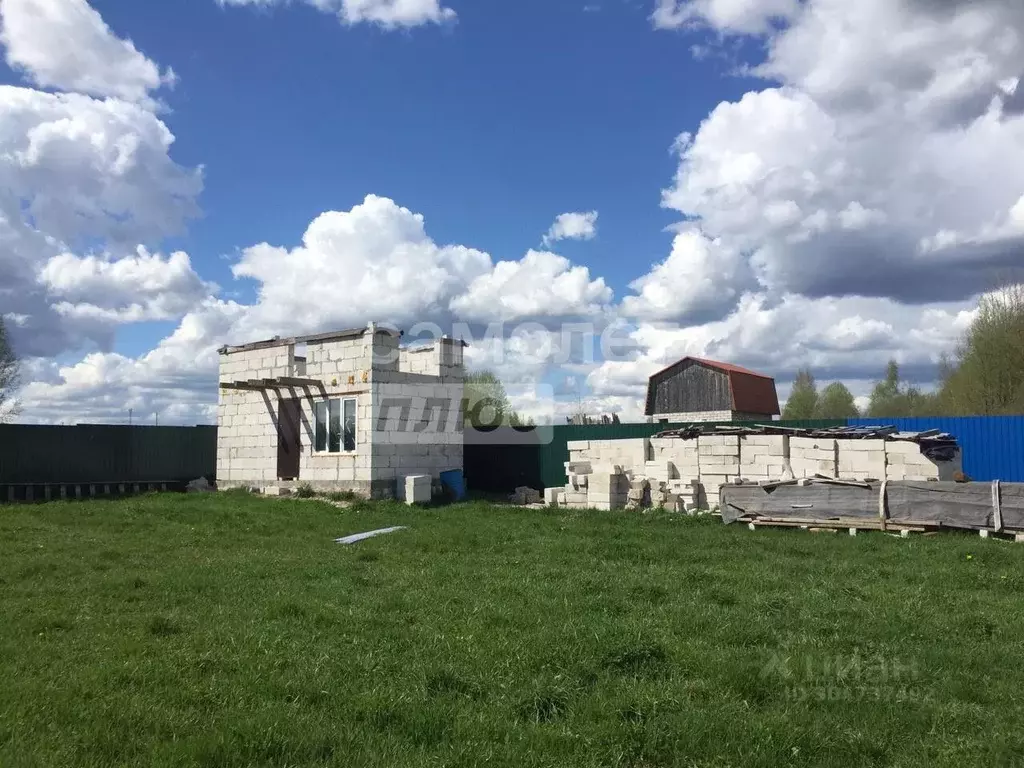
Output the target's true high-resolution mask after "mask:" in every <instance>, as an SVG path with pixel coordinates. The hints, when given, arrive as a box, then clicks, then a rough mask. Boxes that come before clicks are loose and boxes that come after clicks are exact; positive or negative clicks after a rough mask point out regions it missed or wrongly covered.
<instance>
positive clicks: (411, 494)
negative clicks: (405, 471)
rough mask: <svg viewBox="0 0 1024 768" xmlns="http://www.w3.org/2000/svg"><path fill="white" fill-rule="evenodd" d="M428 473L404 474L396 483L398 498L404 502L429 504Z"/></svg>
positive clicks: (429, 481)
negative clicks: (400, 480) (399, 481)
mask: <svg viewBox="0 0 1024 768" xmlns="http://www.w3.org/2000/svg"><path fill="white" fill-rule="evenodd" d="M430 484H431V480H430V475H406V476H405V477H404V478H402V482H401V483H399V484H398V492H399V500H400V501H404V502H405V503H406V504H409V505H413V504H429V503H430V499H431V493H430Z"/></svg>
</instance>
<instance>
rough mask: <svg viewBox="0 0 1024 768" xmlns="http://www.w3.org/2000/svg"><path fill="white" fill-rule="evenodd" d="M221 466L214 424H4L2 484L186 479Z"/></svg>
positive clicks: (0, 437) (0, 428)
mask: <svg viewBox="0 0 1024 768" xmlns="http://www.w3.org/2000/svg"><path fill="white" fill-rule="evenodd" d="M216 469H217V428H216V427H212V426H197V427H144V426H107V425H94V424H89V425H81V426H74V427H60V426H37V425H31V424H0V485H21V484H39V485H42V484H46V483H54V484H56V483H144V482H181V481H188V480H194V479H196V478H197V477H204V476H205V477H209V476H213V475H214V474H215V472H216Z"/></svg>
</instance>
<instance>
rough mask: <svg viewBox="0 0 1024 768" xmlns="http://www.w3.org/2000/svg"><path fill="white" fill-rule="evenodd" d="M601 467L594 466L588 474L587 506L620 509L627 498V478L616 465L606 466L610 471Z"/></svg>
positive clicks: (628, 489)
mask: <svg viewBox="0 0 1024 768" xmlns="http://www.w3.org/2000/svg"><path fill="white" fill-rule="evenodd" d="M601 469H602V468H595V470H594V472H593V473H592V474H591V475H590V478H589V482H588V485H587V506H588V507H590V508H591V509H601V510H613V509H622V508H623V507H625V506H626V501H627V500H628V495H629V491H630V485H629V478H628V477H627V476H626V474H625V473H624V472H623V471H622V469H621V467H618V466H613V467H608V468H606V469H611V470H612V471H601ZM615 470H618V471H615Z"/></svg>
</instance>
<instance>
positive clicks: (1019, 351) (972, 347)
mask: <svg viewBox="0 0 1024 768" xmlns="http://www.w3.org/2000/svg"><path fill="white" fill-rule="evenodd" d="M940 377H941V379H942V387H941V389H940V391H939V396H938V400H939V402H940V403H941V407H942V409H943V410H944V411H945V412H947V413H949V414H950V415H958V416H970V415H995V414H1009V413H1024V285H1020V284H1017V285H1008V286H1005V287H1003V288H1002V289H1000V290H998V291H995V292H993V293H990V294H987V295H985V296H984V297H983V298H982V299H981V302H980V303H979V305H978V312H977V315H976V316H975V318H974V320H973V321H972V322H971V325H970V327H969V328H968V329H967V332H966V333H965V334H964V337H963V339H962V340H961V342H960V344H959V346H958V347H957V350H956V354H955V361H949V360H944V361H943V365H942V366H941V368H940Z"/></svg>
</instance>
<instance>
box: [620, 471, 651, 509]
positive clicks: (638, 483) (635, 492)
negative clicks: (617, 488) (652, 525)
mask: <svg viewBox="0 0 1024 768" xmlns="http://www.w3.org/2000/svg"><path fill="white" fill-rule="evenodd" d="M649 506H651V481H650V480H648V479H647V478H646V477H642V476H638V477H634V478H632V479H631V480H630V481H629V490H628V491H626V509H644V508H646V507H649Z"/></svg>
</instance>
